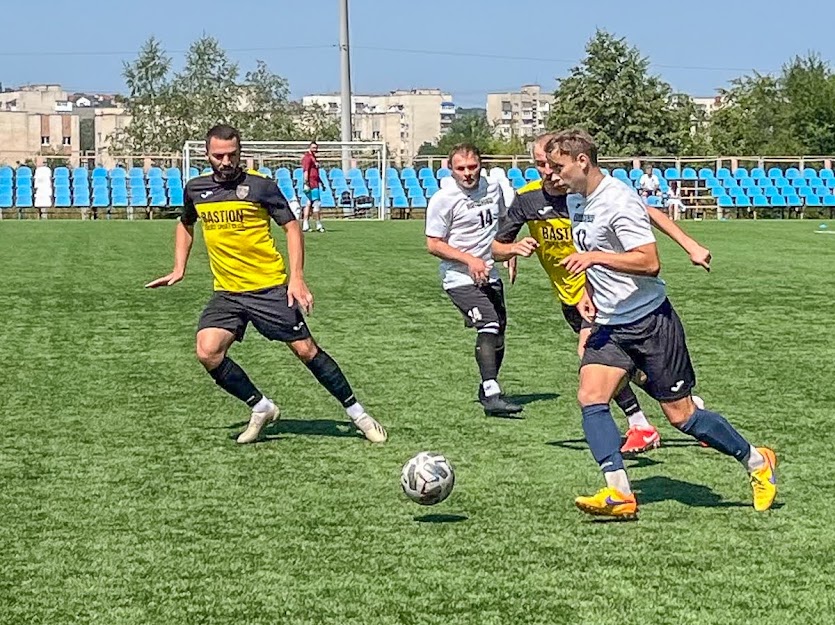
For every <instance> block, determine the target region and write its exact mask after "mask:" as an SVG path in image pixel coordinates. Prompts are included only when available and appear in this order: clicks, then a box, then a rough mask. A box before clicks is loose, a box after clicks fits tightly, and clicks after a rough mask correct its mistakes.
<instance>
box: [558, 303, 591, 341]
mask: <svg viewBox="0 0 835 625" xmlns="http://www.w3.org/2000/svg"><path fill="white" fill-rule="evenodd" d="M560 303H561V305H562V316H563V317H565V320H566V321H567V322H568V325H569V326H571V329H572V330H574V333H575V334H580V330H584V329H586V328H590V327H591V324H590V323H589V322H588V321H586V320H585V319H583V317H582V315H581V314H580V311H579V310H577V307H576V306H569V305H568V304H563V303H562V302H560Z"/></svg>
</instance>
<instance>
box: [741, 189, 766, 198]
mask: <svg viewBox="0 0 835 625" xmlns="http://www.w3.org/2000/svg"><path fill="white" fill-rule="evenodd" d="M745 193H746V194H747V195H748V197H765V194H764V193H763V190H762V189H760V188H759V187H748V188H747V189H745Z"/></svg>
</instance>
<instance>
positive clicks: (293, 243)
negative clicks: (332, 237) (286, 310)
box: [282, 220, 313, 314]
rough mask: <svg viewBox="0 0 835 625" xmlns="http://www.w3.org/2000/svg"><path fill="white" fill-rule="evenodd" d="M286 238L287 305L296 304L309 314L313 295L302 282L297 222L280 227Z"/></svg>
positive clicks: (300, 240)
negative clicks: (288, 276) (288, 272)
mask: <svg viewBox="0 0 835 625" xmlns="http://www.w3.org/2000/svg"><path fill="white" fill-rule="evenodd" d="M282 228H283V229H284V233H285V234H286V236H287V256H288V260H289V264H290V279H289V281H288V283H287V305H288V306H292V305H293V302H298V304H299V306H301V309H302V310H303V311H304V312H305V313H307V314H310V313H311V311H312V310H313V294H312V293H311V292H310V289H308V288H307V284H306V283H305V281H304V237H303V236H302V229H301V227H300V226H299V222H298V221H296V220H293V221H289V222H287V223H286V224H284V225H283V226H282Z"/></svg>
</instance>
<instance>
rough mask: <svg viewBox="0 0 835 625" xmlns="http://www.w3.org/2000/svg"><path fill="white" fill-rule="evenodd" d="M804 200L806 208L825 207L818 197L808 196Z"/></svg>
mask: <svg viewBox="0 0 835 625" xmlns="http://www.w3.org/2000/svg"><path fill="white" fill-rule="evenodd" d="M803 200H804V201H805V202H806V206H811V207H812V208H819V207H821V206H823V202H821V199H820V198H819V197H818V196H817V195H807V196H806V197H804V198H803Z"/></svg>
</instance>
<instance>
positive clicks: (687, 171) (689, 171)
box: [681, 167, 698, 180]
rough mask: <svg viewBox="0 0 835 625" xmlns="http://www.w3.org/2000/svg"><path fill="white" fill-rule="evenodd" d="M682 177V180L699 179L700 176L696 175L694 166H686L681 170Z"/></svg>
mask: <svg viewBox="0 0 835 625" xmlns="http://www.w3.org/2000/svg"><path fill="white" fill-rule="evenodd" d="M681 179H682V180H698V176H697V175H696V170H695V169H693V168H692V167H685V168H684V169H683V170H682V172H681Z"/></svg>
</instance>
